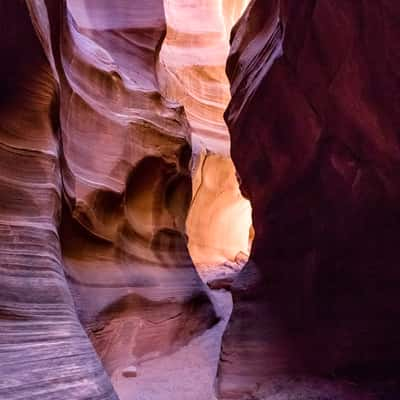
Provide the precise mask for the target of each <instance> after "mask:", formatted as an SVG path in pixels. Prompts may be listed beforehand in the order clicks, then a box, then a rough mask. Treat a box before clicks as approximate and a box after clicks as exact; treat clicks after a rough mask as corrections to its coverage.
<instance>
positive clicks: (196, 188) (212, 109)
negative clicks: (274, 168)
mask: <svg viewBox="0 0 400 400" xmlns="http://www.w3.org/2000/svg"><path fill="white" fill-rule="evenodd" d="M164 4H165V13H166V20H167V34H166V37H165V40H164V42H163V46H162V49H161V53H160V66H159V68H158V76H159V80H160V85H161V88H162V92H163V94H164V95H165V96H167V97H168V98H171V99H173V100H175V101H177V102H179V103H180V104H182V105H183V106H184V107H185V112H186V114H187V117H188V121H189V124H190V137H191V144H192V153H193V154H192V163H191V165H192V168H191V170H192V177H193V201H192V204H191V207H190V211H189V216H188V220H187V232H188V236H189V250H190V254H191V256H192V258H193V260H194V262H195V263H196V264H198V265H200V264H217V263H221V262H223V261H225V260H226V259H230V260H232V261H233V260H234V259H235V257H236V255H237V254H239V253H244V254H246V255H248V253H249V230H250V227H251V208H250V203H249V202H248V201H247V200H246V199H244V198H243V197H242V196H241V194H240V190H239V187H238V184H237V179H236V177H235V168H234V165H233V163H232V161H231V159H230V155H229V151H230V138H229V133H228V130H227V127H226V124H225V121H224V120H223V112H224V110H225V108H226V106H227V104H228V102H229V99H230V93H229V82H228V79H227V77H226V75H225V63H226V59H227V56H228V52H229V33H230V30H231V28H232V25H233V23H234V22H235V21H237V19H238V18H239V16H240V15H241V13H242V12H243V10H244V8H245V6H246V5H247V4H248V0H234V1H223V0H207V1H201V2H199V1H197V0H189V1H188V0H165V1H164Z"/></svg>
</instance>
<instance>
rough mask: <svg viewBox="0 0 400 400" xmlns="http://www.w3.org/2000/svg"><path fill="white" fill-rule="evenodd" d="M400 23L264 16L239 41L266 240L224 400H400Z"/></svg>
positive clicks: (224, 378) (358, 10) (259, 218)
mask: <svg viewBox="0 0 400 400" xmlns="http://www.w3.org/2000/svg"><path fill="white" fill-rule="evenodd" d="M399 18H400V8H399V6H398V4H397V3H396V2H388V1H377V2H368V1H366V2H343V3H340V4H339V2H332V1H323V0H321V1H311V0H310V1H303V2H301V3H300V2H298V1H294V0H284V1H270V2H264V1H262V0H254V1H252V2H251V4H250V6H249V8H248V9H247V12H246V13H245V15H244V16H243V17H242V18H241V20H240V22H239V23H238V25H237V26H236V27H235V28H234V33H233V36H232V47H231V54H230V58H229V61H228V66H227V72H228V75H229V78H230V81H231V85H232V101H231V102H230V105H229V107H228V110H227V112H226V114H225V118H226V121H227V123H228V125H229V128H230V133H231V138H232V158H233V161H234V163H235V166H236V168H237V170H238V173H239V175H240V178H241V189H242V192H243V193H244V195H245V196H246V197H247V198H248V199H249V200H250V201H251V204H252V207H253V221H254V228H255V233H256V235H255V240H254V244H253V248H252V252H251V256H250V258H251V260H252V262H251V263H249V264H248V265H247V266H246V267H245V268H244V269H243V271H242V272H241V273H240V274H239V276H238V278H237V279H236V281H235V283H234V284H233V289H232V292H233V301H234V308H233V314H232V318H231V321H230V323H229V325H228V328H227V331H226V333H225V336H224V339H223V357H222V360H221V363H220V369H219V381H218V386H219V392H220V398H221V399H229V400H231V399H249V398H251V399H277V398H279V399H281V398H282V399H290V398H296V399H299V398H307V399H310V398H324V399H325V398H326V399H331V398H340V399H343V398H346V399H347V398H357V399H369V398H374V399H395V398H398V397H399V395H400V390H399V387H400V385H399V367H398V366H399V360H400V324H399V320H400V319H399V317H400V302H399V290H398V288H399V284H400V270H399V268H398V265H399V259H400V253H399V246H398V238H399V237H400V235H399V234H400V219H399V204H400V203H399V200H400V191H399V188H400V174H399V171H400V170H399V166H400V163H399V162H400V157H399V156H400V149H399V129H398V127H399V126H400V123H399V122H400V121H399V115H400V113H399V111H400V103H399V96H398V90H397V87H398V82H399V74H398V61H399V60H400V58H399V55H400V53H399V46H398V42H399V35H400V30H399V24H398V20H399ZM249 154H251V157H249ZM253 278H255V279H253ZM249 279H251V282H250V281H249ZM277 377H279V380H280V384H279V386H280V388H281V389H280V390H278V391H276V392H274V391H273V390H272V389H273V388H271V385H273V382H274V379H275V378H277ZM316 381H317V382H319V383H317V384H316V386H315V384H314V383H315V382H316ZM290 382H292V383H290ZM324 382H325V383H324ZM349 382H350V384H349ZM312 387H314V389H315V390H316V392H315V390H314V394H313V395H312V394H311V392H308V390H309V389H310V388H312ZM323 388H325V389H323ZM318 393H319V394H318Z"/></svg>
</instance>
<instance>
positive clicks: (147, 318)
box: [0, 0, 217, 399]
mask: <svg viewBox="0 0 400 400" xmlns="http://www.w3.org/2000/svg"><path fill="white" fill-rule="evenodd" d="M0 7H1V19H2V24H3V23H4V26H5V27H6V28H5V34H4V35H3V37H2V41H1V46H3V47H4V54H8V53H10V54H11V56H10V57H9V58H8V59H7V62H5V63H3V65H2V67H1V68H2V72H3V74H2V76H3V77H5V76H6V77H7V78H8V79H7V80H4V81H2V83H1V86H2V89H3V88H4V90H2V96H3V93H4V97H2V99H3V101H2V102H1V106H0V112H1V113H2V122H1V136H0V137H1V140H0V142H1V143H2V145H1V146H2V147H3V150H2V151H3V153H4V156H3V158H2V173H1V174H0V175H1V182H3V183H2V185H4V187H3V195H2V206H1V209H2V210H3V212H2V215H3V214H4V217H2V221H3V222H2V224H3V228H1V229H0V231H1V232H3V234H4V239H3V240H4V243H3V247H4V249H3V251H4V261H3V263H2V267H1V268H2V269H3V268H4V275H3V276H4V279H3V278H2V300H1V303H0V307H1V310H2V312H1V315H3V317H2V318H1V319H0V324H1V327H2V328H4V332H5V334H4V335H3V334H1V339H0V340H1V345H2V347H3V349H4V350H1V351H2V354H1V355H2V359H1V361H2V365H7V368H2V376H3V378H4V379H3V380H2V384H1V385H0V391H1V392H0V393H1V395H3V394H4V396H5V398H7V399H17V398H24V396H25V397H26V396H28V394H27V393H29V396H30V398H32V399H35V398H41V399H59V398H63V397H65V396H66V391H68V398H73V399H81V398H82V399H83V398H90V399H106V398H107V399H111V398H116V395H115V394H114V392H113V390H112V388H111V385H110V382H109V380H108V378H107V375H106V373H105V371H104V369H103V367H102V366H101V364H100V363H99V360H98V358H97V356H96V354H95V352H94V351H93V348H92V346H91V344H90V342H89V340H88V337H87V335H86V334H85V332H84V330H83V329H82V327H81V324H80V323H79V322H78V317H79V320H80V322H81V323H82V324H83V326H84V328H85V329H86V332H87V334H88V335H89V337H90V339H91V340H92V343H93V345H94V347H95V349H96V351H97V353H98V354H99V356H100V358H101V360H102V361H103V365H104V367H105V370H106V371H107V372H108V374H109V375H111V377H112V379H113V378H114V374H121V373H123V370H124V368H126V367H131V366H132V365H133V366H134V367H136V366H137V365H138V364H140V362H142V361H144V360H147V359H149V358H153V357H157V356H160V355H161V354H165V353H169V352H172V351H174V350H175V349H176V348H177V347H178V346H182V345H183V344H185V343H187V342H188V341H189V340H190V339H191V338H192V337H194V336H196V335H198V334H200V333H201V332H203V331H204V330H206V329H208V328H209V327H211V326H212V325H213V324H214V323H216V322H217V318H216V315H215V312H214V309H213V306H212V304H211V302H210V300H209V298H208V296H207V295H206V292H205V287H204V285H203V283H202V281H201V280H200V278H199V276H198V274H197V273H196V270H195V268H194V266H193V263H192V261H191V258H190V256H189V253H188V249H187V236H186V233H185V232H186V227H185V221H186V216H187V212H188V208H189V206H190V202H191V198H192V182H191V175H190V168H189V162H190V158H191V150H190V136H189V125H188V123H187V120H186V116H185V113H184V111H183V108H182V106H180V105H178V104H177V103H174V102H171V101H169V100H166V99H165V98H164V97H163V96H162V95H161V94H160V89H159V85H158V79H157V74H156V70H157V63H158V53H159V50H160V47H161V43H162V40H163V38H164V36H165V29H166V25H165V16H164V9H163V3H162V1H161V0H154V1H147V2H145V3H143V2H141V1H133V2H132V1H127V0H125V1H124V0H119V1H113V2H112V3H111V2H109V1H98V0H96V1H90V0H87V1H74V0H68V1H45V0H27V1H26V4H25V3H23V2H22V1H15V2H7V4H6V3H4V4H2V5H1V6H0ZM2 26H3V25H2ZM35 31H36V34H35ZM3 39H4V40H3ZM2 50H3V49H2ZM16 160H17V165H18V167H17V168H15V167H13V162H14V163H15V161H16ZM60 217H62V218H60ZM60 220H61V225H60ZM60 243H61V245H62V246H60ZM60 247H62V253H61V249H60ZM61 254H62V256H61ZM46 265H47V267H46ZM16 271H19V272H18V273H17V272H16ZM64 274H65V275H66V278H67V281H68V284H69V288H68V285H67V282H66V279H65V275H64ZM71 294H72V296H71ZM3 355H4V357H3ZM3 363H4V364H3ZM3 369H4V371H3ZM1 395H0V397H1Z"/></svg>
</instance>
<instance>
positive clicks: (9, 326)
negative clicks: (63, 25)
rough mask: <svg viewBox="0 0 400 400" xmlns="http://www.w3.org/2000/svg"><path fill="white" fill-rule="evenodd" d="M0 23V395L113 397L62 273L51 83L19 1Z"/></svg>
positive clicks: (7, 7) (5, 5)
mask: <svg viewBox="0 0 400 400" xmlns="http://www.w3.org/2000/svg"><path fill="white" fill-rule="evenodd" d="M0 20H1V22H0V25H1V27H2V29H1V30H2V34H1V41H0V51H1V54H3V55H5V57H4V58H3V59H2V62H1V66H0V70H1V77H2V79H1V81H0V96H1V100H0V115H1V117H0V121H1V122H0V153H1V154H0V160H1V161H0V163H1V167H0V190H1V196H0V236H1V249H0V253H1V256H0V257H1V263H0V274H1V279H0V364H1V367H0V369H1V380H0V398H2V399H10V400H12V399H28V398H29V399H32V400H39V399H41V400H45V399H60V398H73V399H87V398H91V399H95V398H96V399H116V398H117V397H116V395H115V394H114V392H113V389H112V386H111V384H110V381H109V379H108V377H107V375H106V373H105V371H104V369H103V367H102V365H101V363H100V361H99V359H98V357H97V355H96V353H95V351H94V350H93V347H92V345H91V344H90V341H89V340H88V337H87V335H86V334H85V332H84V330H83V328H82V326H81V325H80V323H79V321H78V318H77V315H76V312H75V308H74V304H73V299H72V297H71V294H70V291H69V289H68V285H67V282H66V280H65V277H64V273H63V260H62V257H61V249H60V242H59V234H58V230H57V228H58V224H59V222H60V214H61V196H62V179H61V175H60V158H59V154H60V146H59V143H60V142H59V139H58V126H57V117H56V115H57V102H56V98H57V96H56V92H57V82H56V80H55V78H54V76H53V74H52V70H51V67H50V64H49V63H48V61H47V60H46V56H45V54H44V52H43V50H42V47H41V44H40V42H39V40H38V39H37V37H36V34H35V31H34V29H33V27H32V24H31V21H30V16H29V13H28V9H27V8H26V6H25V4H24V3H23V2H22V1H6V2H1V4H0Z"/></svg>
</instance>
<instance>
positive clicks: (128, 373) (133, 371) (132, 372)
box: [122, 365, 137, 378]
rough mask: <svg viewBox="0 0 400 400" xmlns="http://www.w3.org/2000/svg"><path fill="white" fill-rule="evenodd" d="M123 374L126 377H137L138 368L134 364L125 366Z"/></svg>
mask: <svg viewBox="0 0 400 400" xmlns="http://www.w3.org/2000/svg"><path fill="white" fill-rule="evenodd" d="M122 376H123V377H125V378H136V377H137V368H136V367H135V366H134V365H131V366H129V367H127V368H125V369H124V370H123V371H122Z"/></svg>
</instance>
